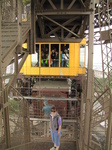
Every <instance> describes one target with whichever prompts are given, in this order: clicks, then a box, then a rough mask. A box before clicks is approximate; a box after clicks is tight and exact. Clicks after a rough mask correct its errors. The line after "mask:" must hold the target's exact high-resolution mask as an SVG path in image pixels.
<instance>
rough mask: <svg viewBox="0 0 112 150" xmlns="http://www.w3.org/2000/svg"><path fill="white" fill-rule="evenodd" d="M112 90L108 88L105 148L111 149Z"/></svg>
mask: <svg viewBox="0 0 112 150" xmlns="http://www.w3.org/2000/svg"><path fill="white" fill-rule="evenodd" d="M111 143H112V90H111V89H110V106H109V117H108V129H107V137H106V150H112V144H111Z"/></svg>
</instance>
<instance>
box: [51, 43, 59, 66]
mask: <svg viewBox="0 0 112 150" xmlns="http://www.w3.org/2000/svg"><path fill="white" fill-rule="evenodd" d="M51 67H59V44H51Z"/></svg>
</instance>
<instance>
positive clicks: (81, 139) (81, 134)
mask: <svg viewBox="0 0 112 150" xmlns="http://www.w3.org/2000/svg"><path fill="white" fill-rule="evenodd" d="M83 97H84V95H83V93H82V94H81V106H80V107H81V109H80V133H79V149H80V150H82V143H83V127H82V126H83Z"/></svg>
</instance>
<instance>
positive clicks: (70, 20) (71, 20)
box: [47, 17, 79, 36]
mask: <svg viewBox="0 0 112 150" xmlns="http://www.w3.org/2000/svg"><path fill="white" fill-rule="evenodd" d="M78 18H79V17H73V18H70V19H69V20H67V21H66V22H64V23H63V24H62V25H63V26H66V25H68V24H69V23H71V22H73V21H74V20H76V19H78ZM60 28H61V27H60V26H58V27H57V28H55V29H54V30H52V31H50V32H49V33H48V34H47V35H48V36H50V35H51V34H52V33H55V32H56V31H58V30H59V29H60Z"/></svg>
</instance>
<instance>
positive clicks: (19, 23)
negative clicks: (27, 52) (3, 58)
mask: <svg viewBox="0 0 112 150" xmlns="http://www.w3.org/2000/svg"><path fill="white" fill-rule="evenodd" d="M17 5H18V7H17V8H18V17H17V19H18V20H17V23H18V50H19V52H20V53H21V51H22V0H18V1H17Z"/></svg>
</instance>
